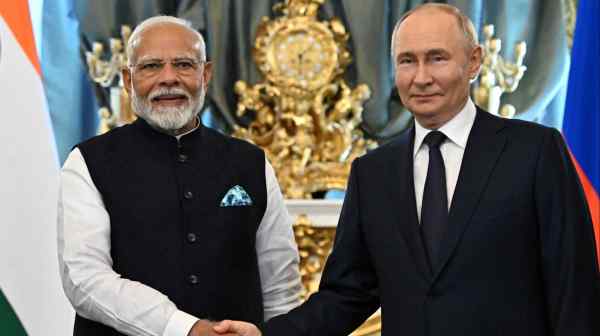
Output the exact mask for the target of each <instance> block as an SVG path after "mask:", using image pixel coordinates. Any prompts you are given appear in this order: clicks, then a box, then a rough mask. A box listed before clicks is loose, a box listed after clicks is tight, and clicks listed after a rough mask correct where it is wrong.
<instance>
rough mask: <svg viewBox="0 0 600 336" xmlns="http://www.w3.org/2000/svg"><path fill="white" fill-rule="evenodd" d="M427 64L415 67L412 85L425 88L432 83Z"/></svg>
mask: <svg viewBox="0 0 600 336" xmlns="http://www.w3.org/2000/svg"><path fill="white" fill-rule="evenodd" d="M429 70H430V69H429V68H428V66H427V64H423V63H420V64H419V65H418V66H417V69H416V73H415V78H414V80H413V83H414V84H415V85H418V86H427V85H429V84H431V83H432V82H433V78H432V77H431V73H430V71H429Z"/></svg>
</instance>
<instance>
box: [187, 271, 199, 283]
mask: <svg viewBox="0 0 600 336" xmlns="http://www.w3.org/2000/svg"><path fill="white" fill-rule="evenodd" d="M188 282H189V283H190V284H192V285H195V284H197V283H198V277H197V276H196V275H194V274H192V275H190V276H188Z"/></svg>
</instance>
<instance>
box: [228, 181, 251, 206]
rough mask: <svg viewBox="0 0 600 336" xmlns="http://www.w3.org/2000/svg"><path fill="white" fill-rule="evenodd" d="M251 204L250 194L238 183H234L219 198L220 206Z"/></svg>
mask: <svg viewBox="0 0 600 336" xmlns="http://www.w3.org/2000/svg"><path fill="white" fill-rule="evenodd" d="M248 205H252V199H251V198H250V195H248V193H247V192H246V190H244V188H242V186H240V185H236V186H234V187H232V188H231V189H229V191H228V192H227V194H225V197H223V199H222V200H221V206H222V207H230V206H248Z"/></svg>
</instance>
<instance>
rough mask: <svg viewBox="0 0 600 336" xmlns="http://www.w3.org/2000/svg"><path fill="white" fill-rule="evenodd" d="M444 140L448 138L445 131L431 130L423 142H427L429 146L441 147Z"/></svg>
mask: <svg viewBox="0 0 600 336" xmlns="http://www.w3.org/2000/svg"><path fill="white" fill-rule="evenodd" d="M444 140H446V136H445V135H444V133H442V132H440V131H431V132H429V134H427V136H425V140H423V142H424V143H426V144H427V146H429V148H432V147H440V145H441V144H442V142H444Z"/></svg>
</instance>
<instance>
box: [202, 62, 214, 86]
mask: <svg viewBox="0 0 600 336" xmlns="http://www.w3.org/2000/svg"><path fill="white" fill-rule="evenodd" d="M211 78H212V62H206V63H204V69H202V84H203V85H204V88H207V87H208V82H210V79H211Z"/></svg>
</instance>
